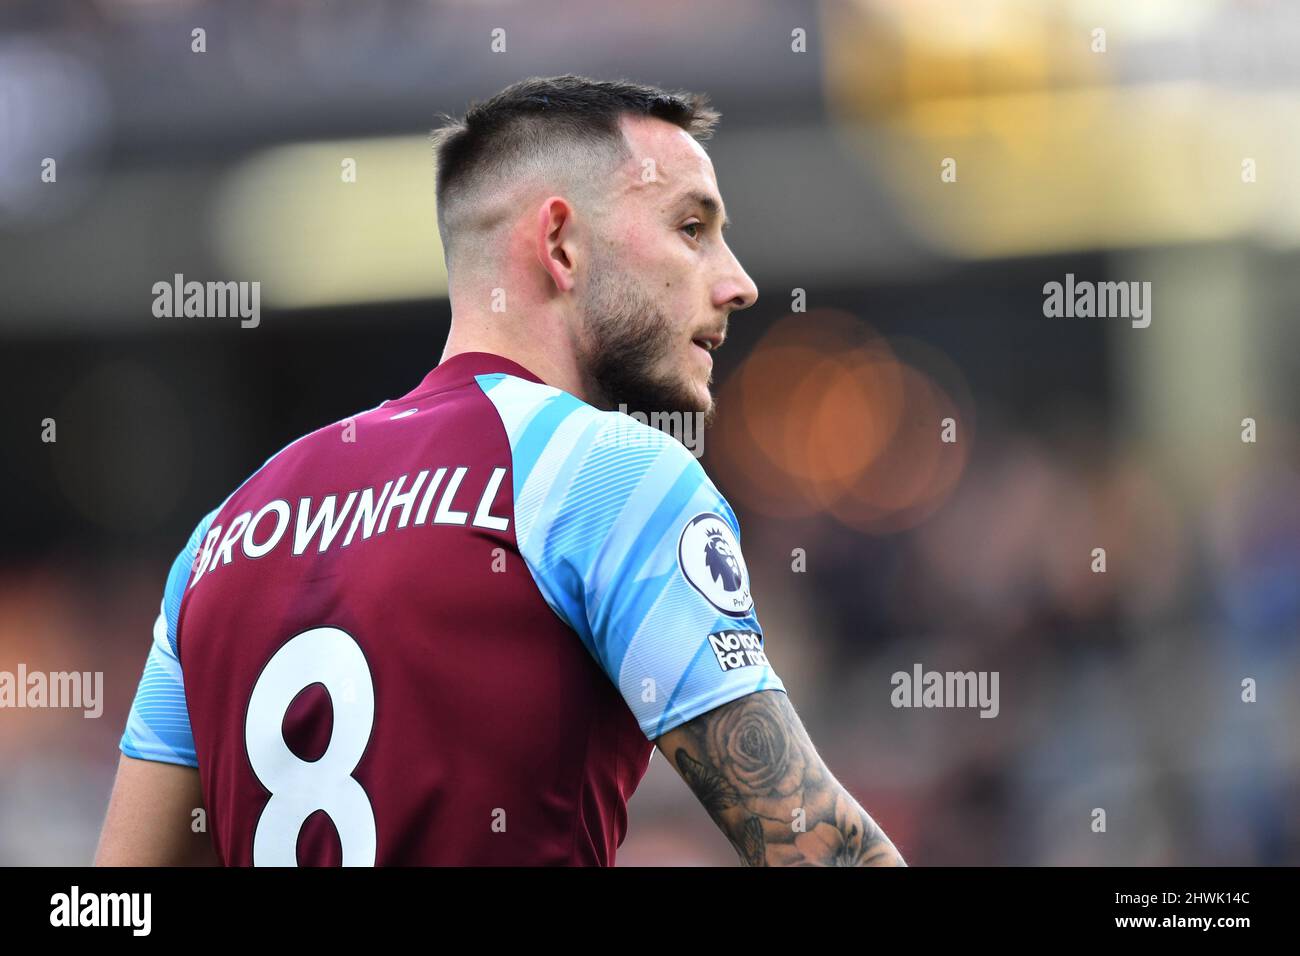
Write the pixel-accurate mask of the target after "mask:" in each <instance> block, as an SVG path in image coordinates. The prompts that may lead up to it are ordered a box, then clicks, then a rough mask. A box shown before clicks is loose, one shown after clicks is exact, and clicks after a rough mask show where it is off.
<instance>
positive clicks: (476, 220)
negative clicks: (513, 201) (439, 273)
mask: <svg viewBox="0 0 1300 956" xmlns="http://www.w3.org/2000/svg"><path fill="white" fill-rule="evenodd" d="M625 115H632V116H648V117H655V118H657V119H661V120H664V121H666V122H669V123H673V124H674V125H676V126H679V127H681V128H682V129H684V130H686V132H688V133H689V134H690V135H691V136H693V137H694V138H695V139H696V140H698V141H700V142H703V141H704V140H707V139H708V138H709V137H710V136H711V135H712V134H713V127H714V125H715V124H716V123H717V121H718V118H719V114H718V112H717V110H715V109H713V108H712V107H711V106H709V103H708V98H707V97H706V96H705V95H704V94H700V93H688V92H682V91H678V92H669V91H666V90H662V89H660V88H658V87H655V86H646V85H643V84H639V83H630V82H627V81H622V80H620V81H603V80H593V79H590V78H588V77H585V76H575V75H573V74H566V75H564V76H552V77H532V78H529V79H526V80H521V81H519V82H518V83H514V84H512V85H510V86H508V87H506V88H505V89H504V90H502V91H501V92H500V93H497V94H496V95H495V96H493V97H492V98H491V99H489V100H486V101H485V102H482V103H473V104H471V105H470V108H469V110H468V111H467V112H466V113H465V116H464V117H463V118H461V119H455V118H453V117H451V116H447V115H446V114H443V115H442V119H443V125H442V126H440V127H439V128H438V129H435V130H434V131H433V148H434V154H435V157H436V162H437V170H438V172H437V200H438V232H439V234H440V235H441V236H442V244H443V249H444V251H445V253H446V257H447V263H448V268H449V270H450V268H451V266H452V262H453V259H454V258H455V257H456V256H457V254H458V253H459V252H460V251H461V249H462V248H466V249H468V248H472V247H473V246H474V245H475V242H474V237H476V236H477V237H479V238H482V237H484V236H486V235H487V234H488V233H490V232H491V231H492V230H493V229H494V228H495V227H496V226H498V225H500V224H501V223H502V222H504V221H506V220H507V219H508V218H509V217H511V216H512V215H514V214H516V213H518V211H519V210H518V209H511V208H509V207H508V206H507V204H506V203H505V202H503V201H501V200H502V198H503V197H504V195H505V194H507V193H508V192H509V186H510V185H512V184H515V183H519V182H523V181H529V180H538V181H541V182H546V183H548V184H549V183H554V187H550V186H549V185H548V188H554V189H555V190H556V191H558V192H563V193H565V194H566V195H568V196H570V197H571V198H572V199H573V200H574V201H575V202H586V203H588V204H589V211H591V212H593V213H595V212H597V211H598V207H599V206H600V199H601V197H602V195H603V193H604V191H605V190H606V189H607V188H608V185H609V182H610V174H611V172H612V171H613V170H614V169H615V168H617V166H619V165H620V164H621V163H623V162H625V161H626V160H627V159H629V158H630V156H631V152H630V150H629V149H628V145H627V142H626V140H625V139H624V137H623V133H622V130H621V129H620V128H619V121H620V119H621V118H622V117H623V116H625ZM494 200H495V201H494Z"/></svg>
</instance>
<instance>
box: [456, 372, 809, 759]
mask: <svg viewBox="0 0 1300 956" xmlns="http://www.w3.org/2000/svg"><path fill="white" fill-rule="evenodd" d="M479 384H480V386H481V387H482V388H483V389H484V391H485V392H486V393H487V395H488V398H489V399H491V400H492V402H493V404H494V405H496V407H497V410H498V412H499V413H500V415H501V419H502V423H503V424H504V426H505V429H506V433H507V435H508V437H509V440H510V446H511V452H512V464H513V468H512V471H513V479H514V492H515V536H516V540H517V542H518V544H519V550H520V553H521V554H522V555H523V557H524V560H525V562H526V563H527V565H528V568H529V571H530V572H531V573H532V576H533V579H534V581H535V582H536V583H537V586H538V588H539V590H540V591H541V592H542V595H543V596H544V597H545V599H546V601H547V603H548V604H549V605H550V606H551V608H552V609H553V610H554V611H555V613H556V614H557V615H559V617H560V619H561V620H563V621H564V622H565V623H567V624H568V625H569V626H570V627H572V628H573V630H574V631H575V632H577V634H578V636H579V638H581V640H582V642H583V643H584V644H585V645H586V647H587V649H588V650H589V651H590V652H591V654H592V655H593V656H594V657H595V659H596V660H597V661H598V662H599V664H600V666H601V667H602V668H603V669H604V671H605V673H606V674H607V675H609V678H610V680H612V681H613V682H614V683H615V685H616V686H617V687H618V688H619V691H620V692H621V693H622V695H623V698H624V700H626V701H627V704H628V706H629V707H630V708H631V709H632V712H633V714H635V715H636V718H637V721H638V723H639V724H640V727H641V730H642V732H644V733H645V735H646V737H647V738H648V739H650V740H655V739H657V738H658V737H660V736H662V735H663V734H665V733H667V732H668V731H670V730H672V729H673V728H675V727H677V726H679V725H680V724H683V723H686V722H687V721H689V720H691V719H692V718H694V717H697V716H699V715H700V714H703V713H706V712H708V711H710V710H713V709H714V708H716V707H719V706H721V705H722V704H725V703H727V702H729V701H732V700H735V699H736V698H738V697H743V696H745V695H746V694H751V693H753V692H755V691H759V690H779V691H784V690H785V686H784V685H783V684H782V683H781V680H780V678H778V677H777V675H776V673H775V671H774V670H773V669H772V667H771V665H770V664H769V662H768V661H767V657H766V654H765V650H766V649H765V647H764V644H763V632H762V629H761V628H760V627H759V623H758V618H757V616H756V614H755V611H754V603H753V599H752V597H751V594H750V588H749V572H748V570H747V568H746V566H745V560H744V557H743V556H742V555H741V551H740V528H739V526H738V524H737V521H736V516H735V514H734V513H733V511H732V509H731V507H730V505H728V504H727V501H726V499H724V498H723V496H722V495H721V494H720V493H719V492H718V489H717V488H716V487H714V485H713V482H711V481H710V480H709V478H708V476H707V475H706V474H705V472H704V469H703V468H701V467H700V464H699V462H698V461H696V460H695V458H694V457H693V456H692V455H691V453H690V452H688V451H687V450H686V449H685V448H684V447H682V445H681V444H680V443H679V442H677V441H676V440H674V439H673V438H671V437H670V436H668V435H666V434H664V433H663V432H661V431H659V430H658V429H655V428H650V427H649V426H646V425H642V424H641V423H639V422H637V421H635V420H634V419H632V418H630V417H628V416H627V415H623V414H620V413H617V412H601V411H599V410H597V409H595V408H592V407H591V406H589V405H586V404H585V403H583V402H581V401H579V400H578V399H576V398H574V397H573V396H572V395H569V394H568V393H566V392H562V391H559V390H558V389H554V388H550V387H549V386H545V385H538V384H536V383H533V382H529V381H526V380H523V379H520V378H516V377H513V376H509V375H501V374H497V375H483V376H480V377H479Z"/></svg>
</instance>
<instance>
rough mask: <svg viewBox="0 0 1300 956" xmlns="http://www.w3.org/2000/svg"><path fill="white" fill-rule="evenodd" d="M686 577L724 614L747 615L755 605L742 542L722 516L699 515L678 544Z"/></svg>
mask: <svg viewBox="0 0 1300 956" xmlns="http://www.w3.org/2000/svg"><path fill="white" fill-rule="evenodd" d="M677 562H678V565H679V566H680V567H681V571H682V576H683V577H684V578H686V580H687V582H688V583H689V584H690V585H691V587H693V588H695V590H696V591H698V592H699V593H700V594H701V595H703V597H704V599H705V600H707V601H708V602H709V603H710V604H712V605H713V606H714V607H715V608H717V609H718V610H719V611H721V612H722V613H723V614H727V615H730V616H732V617H744V616H746V615H747V614H749V612H750V610H751V609H752V608H753V606H754V602H753V599H752V598H751V597H750V593H749V571H748V570H747V569H746V567H745V559H744V558H743V557H742V556H741V553H740V543H739V542H738V541H737V540H736V536H735V533H734V532H733V531H732V530H731V525H729V524H728V523H727V522H726V520H724V519H723V518H722V516H721V515H717V514H713V513H712V512H707V513H705V514H699V515H696V516H695V517H694V518H692V519H691V520H690V521H688V522H687V523H686V527H685V528H683V529H682V535H681V539H680V540H679V542H678V545H677Z"/></svg>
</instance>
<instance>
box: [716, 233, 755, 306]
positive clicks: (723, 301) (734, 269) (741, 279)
mask: <svg viewBox="0 0 1300 956" xmlns="http://www.w3.org/2000/svg"><path fill="white" fill-rule="evenodd" d="M714 289H715V293H714V303H713V304H714V305H715V306H717V307H718V308H719V309H725V308H727V307H728V306H729V307H730V309H731V311H733V312H738V311H740V310H741V309H748V308H749V307H750V306H751V305H753V304H754V303H755V302H757V301H758V286H756V285H755V284H754V280H753V279H751V278H750V277H749V273H748V272H746V271H745V269H744V267H743V266H742V265H741V264H740V260H739V259H737V258H736V256H735V254H734V253H733V252H732V251H731V249H730V248H728V249H727V267H726V269H725V270H724V273H723V278H722V281H721V282H719V283H718V284H717V285H716V286H715V287H714Z"/></svg>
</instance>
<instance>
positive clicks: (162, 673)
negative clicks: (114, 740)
mask: <svg viewBox="0 0 1300 956" xmlns="http://www.w3.org/2000/svg"><path fill="white" fill-rule="evenodd" d="M216 515H217V512H216V511H213V512H212V513H211V514H209V515H208V516H207V517H205V518H204V519H203V520H202V521H200V522H199V526H198V527H197V528H195V529H194V533H193V534H192V535H190V540H189V542H188V543H187V544H186V545H185V547H184V549H182V551H181V553H180V554H178V555H177V556H176V560H175V561H174V562H172V567H171V571H170V573H169V574H168V575H167V584H166V587H164V589H163V599H162V607H161V608H160V609H159V613H158V617H157V619H156V620H155V621H154V625H153V644H152V646H151V647H150V648H149V656H148V657H147V658H146V659H145V663H144V675H143V676H142V677H141V678H140V686H139V688H138V689H137V690H136V692H135V701H134V702H133V703H132V705H131V714H130V716H129V717H128V718H127V721H126V731H125V732H124V733H123V734H122V741H121V743H120V744H119V747H120V748H121V750H122V753H124V754H126V755H127V756H128V757H136V758H138V759H140V760H158V761H161V762H163V763H175V764H181V765H183V766H186V767H197V766H198V765H199V762H198V757H197V755H196V754H195V752H194V737H193V735H192V734H191V732H190V715H189V710H188V709H187V708H186V705H185V686H184V683H183V682H182V680H181V665H180V661H179V659H178V658H177V656H176V621H177V618H178V617H179V615H180V610H181V598H182V597H184V595H185V585H186V583H187V582H188V581H189V578H190V570H191V568H192V567H193V564H194V555H195V554H196V553H197V551H198V549H199V546H200V544H201V543H202V541H203V537H204V535H206V534H207V532H208V527H209V525H211V524H212V520H213V519H214V518H215V517H216Z"/></svg>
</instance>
